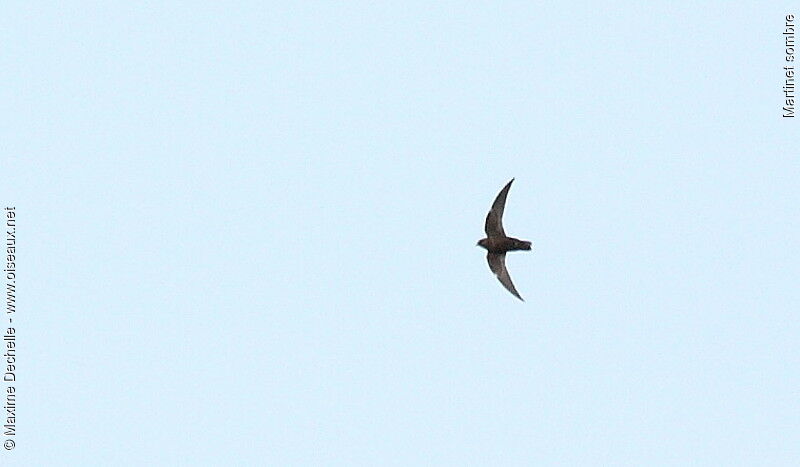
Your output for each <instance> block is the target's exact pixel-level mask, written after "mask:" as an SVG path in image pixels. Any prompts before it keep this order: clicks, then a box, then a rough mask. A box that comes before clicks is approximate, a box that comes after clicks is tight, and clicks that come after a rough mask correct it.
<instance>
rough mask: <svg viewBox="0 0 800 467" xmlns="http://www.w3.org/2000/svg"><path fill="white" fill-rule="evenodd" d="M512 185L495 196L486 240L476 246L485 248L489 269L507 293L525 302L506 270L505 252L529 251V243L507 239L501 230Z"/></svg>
mask: <svg viewBox="0 0 800 467" xmlns="http://www.w3.org/2000/svg"><path fill="white" fill-rule="evenodd" d="M512 183H514V179H513V178H512V179H511V181H510V182H508V183H507V184H506V186H504V187H503V189H502V190H500V193H498V194H497V198H495V200H494V203H493V204H492V209H491V210H489V214H487V215H486V226H485V230H486V238H484V239H482V240H479V241H478V245H479V246H482V247H484V248H486V250H487V251H488V253H486V260H487V261H488V262H489V269H491V270H492V272H493V273H494V274H495V275H496V276H497V278H498V279H499V280H500V283H501V284H503V287H505V288H506V289H508V291H509V292H511V293H512V294H514V296H515V297H517V298H518V299H520V300H522V301H523V302H524V301H525V300H524V299H523V298H522V297H521V296H520V295H519V292H517V289H516V287H514V283H513V282H511V276H510V275H509V274H508V269H506V252H509V251H514V250H530V249H531V242H529V241H526V240H519V239H517V238H513V237H507V236H506V233H505V231H504V230H503V210H505V207H506V197H507V196H508V190H509V189H510V188H511V184H512Z"/></svg>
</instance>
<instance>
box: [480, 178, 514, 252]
mask: <svg viewBox="0 0 800 467" xmlns="http://www.w3.org/2000/svg"><path fill="white" fill-rule="evenodd" d="M512 183H514V179H513V178H512V179H511V181H510V182H508V183H507V184H506V186H504V187H503V189H502V190H500V193H498V194H497V198H495V199H494V203H493V204H492V209H491V210H489V214H487V215H486V226H485V230H486V235H487V236H489V237H496V236H501V237H505V236H506V233H505V232H504V231H503V210H505V208H506V197H507V196H508V190H509V189H510V188H511V184H512Z"/></svg>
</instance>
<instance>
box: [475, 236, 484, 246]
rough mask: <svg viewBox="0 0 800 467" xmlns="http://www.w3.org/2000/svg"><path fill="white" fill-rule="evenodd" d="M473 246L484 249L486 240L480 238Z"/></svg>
mask: <svg viewBox="0 0 800 467" xmlns="http://www.w3.org/2000/svg"><path fill="white" fill-rule="evenodd" d="M475 246H482V247H484V248H486V239H485V238H482V239H480V240H478V243H476V244H475Z"/></svg>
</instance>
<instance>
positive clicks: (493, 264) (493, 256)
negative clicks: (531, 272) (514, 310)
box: [486, 253, 525, 302]
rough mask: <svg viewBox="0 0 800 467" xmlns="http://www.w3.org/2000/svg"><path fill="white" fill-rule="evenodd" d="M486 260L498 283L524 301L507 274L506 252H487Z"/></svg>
mask: <svg viewBox="0 0 800 467" xmlns="http://www.w3.org/2000/svg"><path fill="white" fill-rule="evenodd" d="M486 260H487V261H488V262H489V269H491V270H492V272H493V273H494V274H495V275H496V276H497V278H498V279H499V280H500V283H501V284H503V287H505V288H506V289H508V291H509V292H511V293H512V294H514V296H515V297H517V298H518V299H520V300H522V301H523V302H524V301H525V300H524V299H523V298H522V297H520V295H519V292H517V288H516V287H514V283H513V282H511V276H510V275H509V274H508V269H506V254H505V253H488V254H487V255H486Z"/></svg>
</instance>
